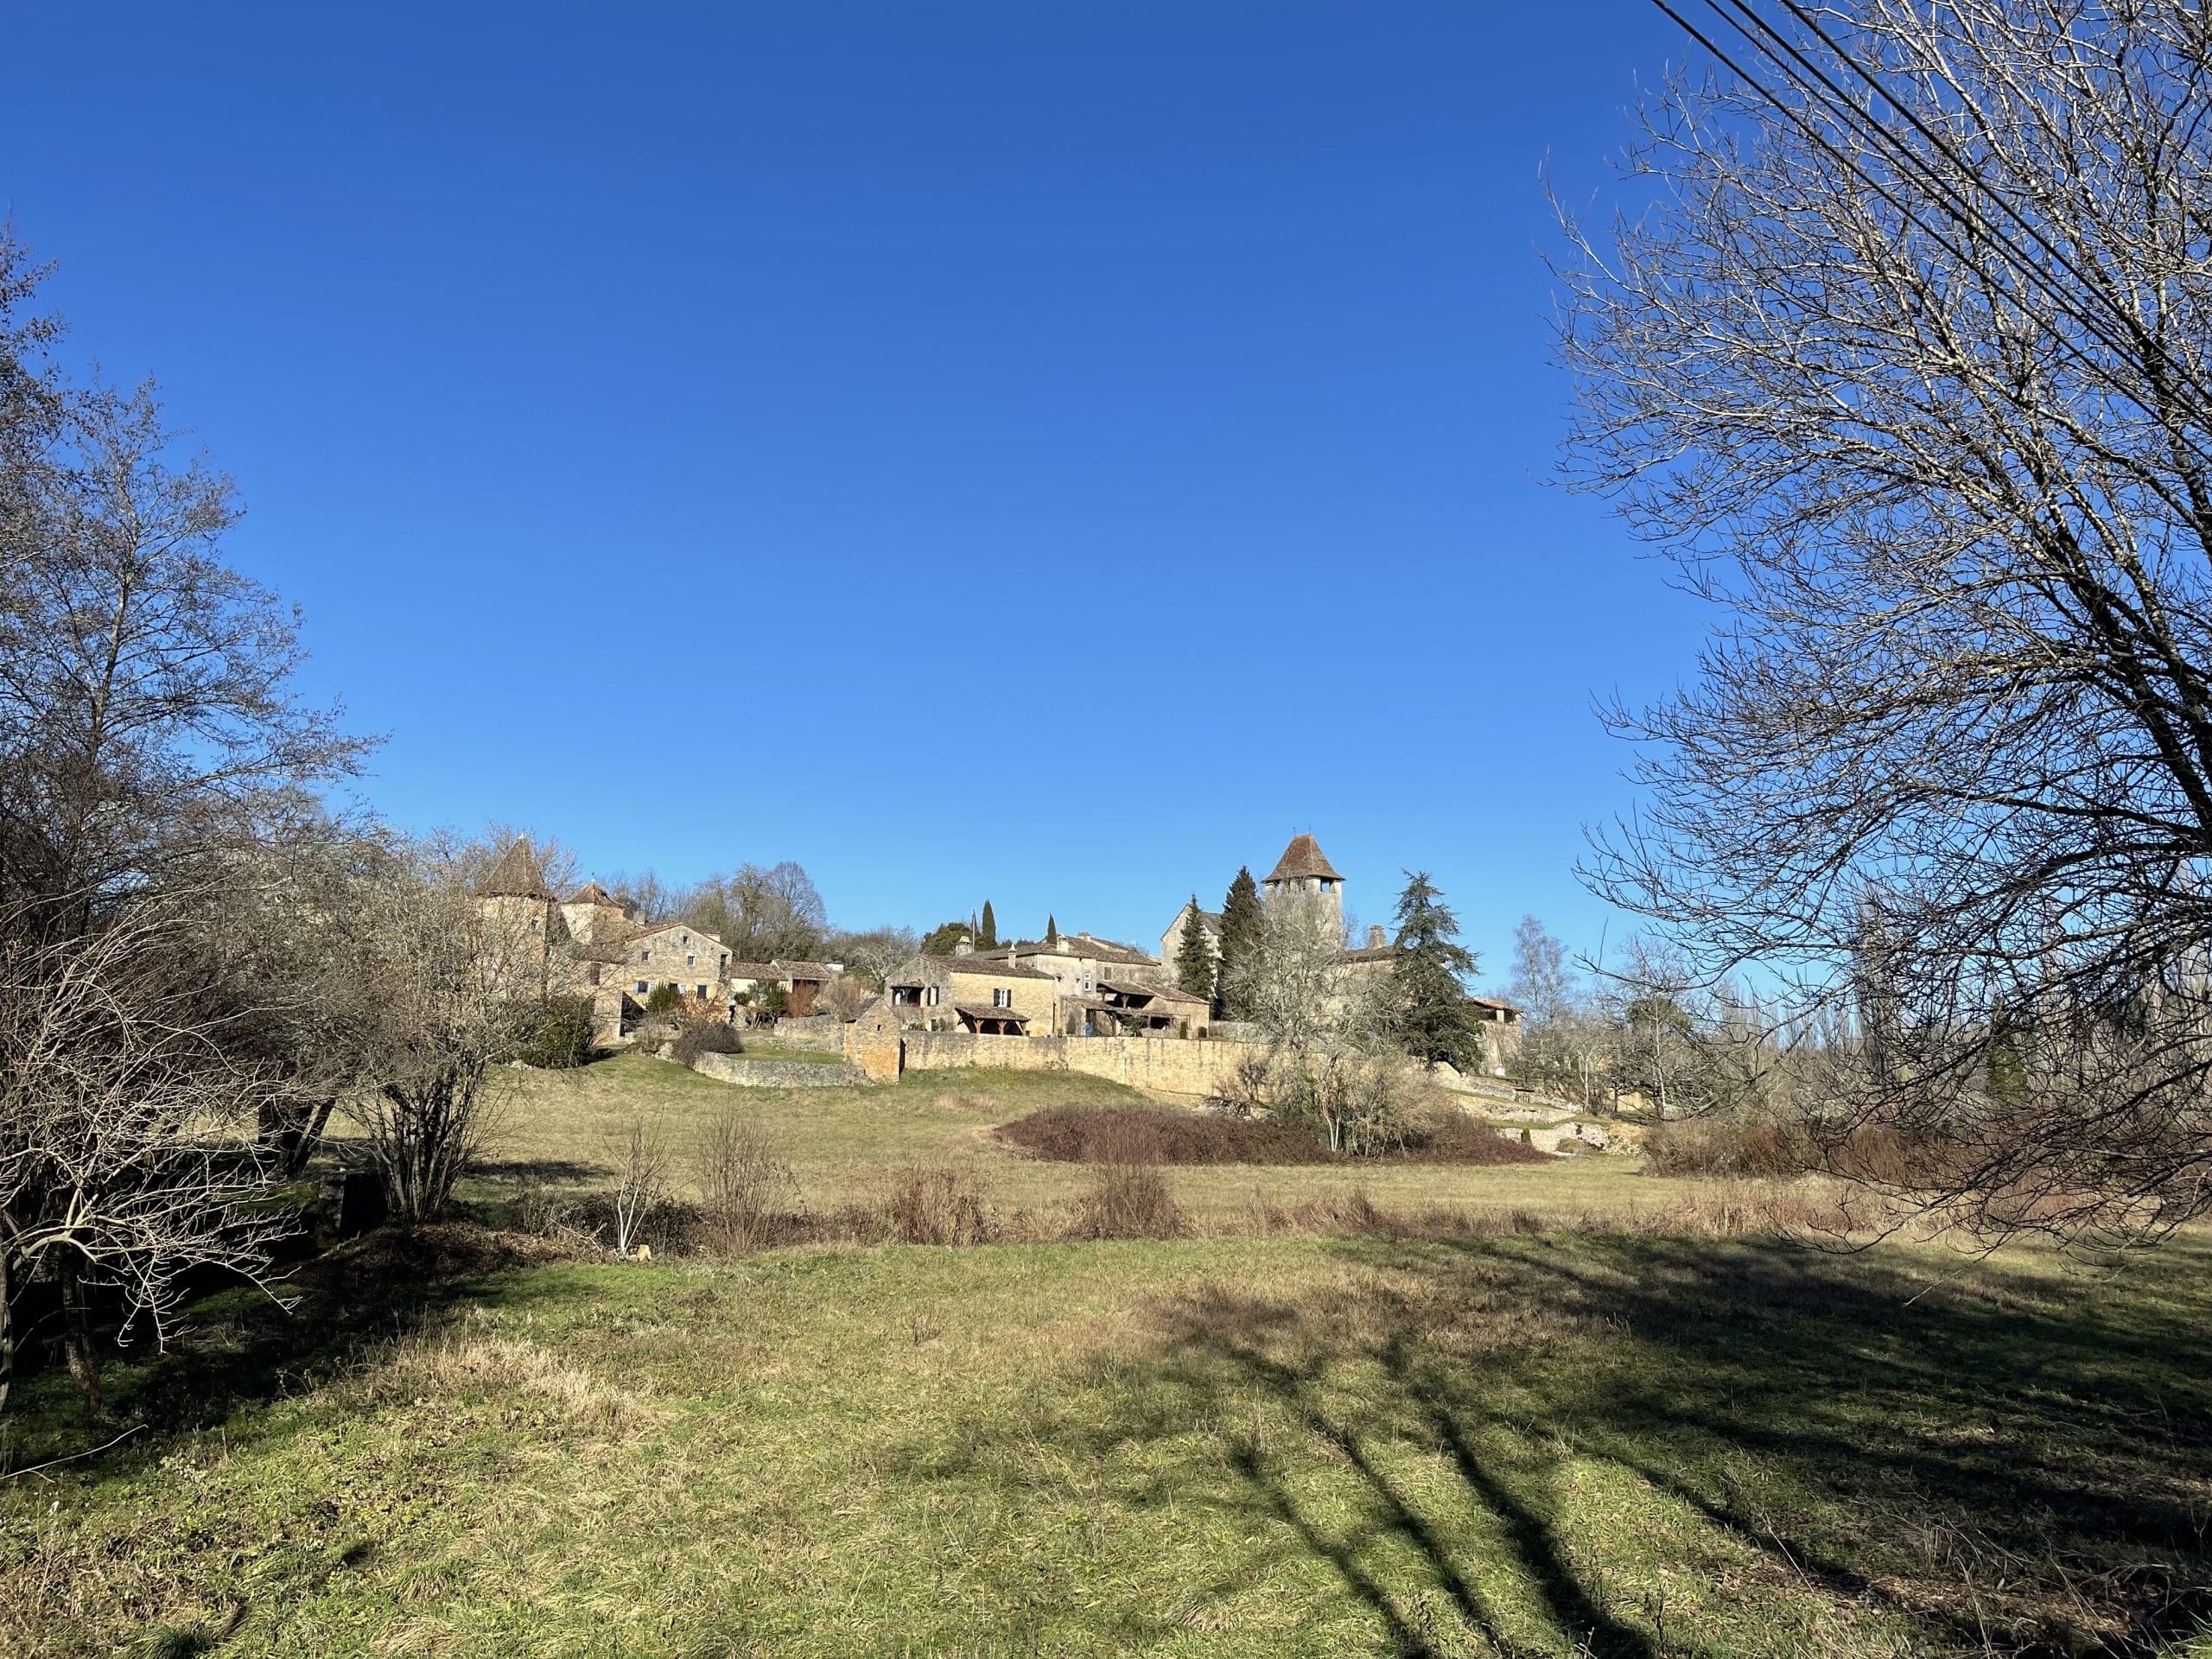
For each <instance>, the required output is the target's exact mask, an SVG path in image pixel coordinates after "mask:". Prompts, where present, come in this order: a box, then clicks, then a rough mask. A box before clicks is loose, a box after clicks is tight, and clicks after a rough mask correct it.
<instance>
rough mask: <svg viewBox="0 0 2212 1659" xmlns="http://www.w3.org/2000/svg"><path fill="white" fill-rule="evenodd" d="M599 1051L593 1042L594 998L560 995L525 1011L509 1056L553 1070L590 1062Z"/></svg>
mask: <svg viewBox="0 0 2212 1659" xmlns="http://www.w3.org/2000/svg"><path fill="white" fill-rule="evenodd" d="M596 1052H598V1051H597V1049H596V1048H595V1047H594V1045H593V1042H592V1024H591V999H590V998H589V997H588V996H556V997H553V998H551V999H550V1000H549V1001H545V1002H543V1003H538V1004H536V1005H534V1006H532V1007H530V1008H529V1009H527V1010H525V1011H524V1014H523V1015H522V1017H521V1019H520V1020H518V1024H517V1029H516V1033H515V1046H514V1052H513V1053H512V1055H511V1056H510V1057H509V1058H513V1059H518V1060H520V1061H521V1062H522V1063H523V1064H524V1065H534V1066H537V1067H540V1068H541V1069H543V1070H545V1071H570V1070H573V1069H574V1068H575V1067H576V1066H579V1065H588V1064H589V1063H590V1060H591V1058H592V1056H593V1055H594V1053H596Z"/></svg>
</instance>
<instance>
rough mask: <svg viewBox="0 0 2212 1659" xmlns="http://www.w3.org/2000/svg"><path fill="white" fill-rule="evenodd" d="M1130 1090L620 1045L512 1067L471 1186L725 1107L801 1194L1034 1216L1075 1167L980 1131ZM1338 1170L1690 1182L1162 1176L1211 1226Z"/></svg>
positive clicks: (1658, 1200) (1580, 1210) (564, 1179)
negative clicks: (829, 1068) (964, 1194)
mask: <svg viewBox="0 0 2212 1659" xmlns="http://www.w3.org/2000/svg"><path fill="white" fill-rule="evenodd" d="M1141 1100H1142V1096H1140V1095H1138V1094H1136V1093H1135V1091H1134V1090H1128V1089H1124V1088H1122V1086H1120V1085H1119V1084H1112V1083H1108V1082H1106V1081H1104V1080H1103V1078H1098V1077H1083V1076H1080V1075H1076V1074H1069V1073H1044V1072H1010V1071H1001V1072H972V1071H920V1072H910V1073H908V1074H907V1075H906V1077H905V1078H903V1079H902V1080H901V1081H900V1082H899V1084H898V1085H897V1086H896V1087H895V1088H879V1089H852V1090H830V1089H790V1090H777V1089H733V1088H731V1087H730V1086H729V1085H728V1084H721V1083H715V1082H714V1081H712V1080H711V1079H709V1078H707V1077H701V1076H700V1075H699V1074H698V1073H696V1072H695V1071H689V1070H687V1069H685V1068H684V1067H682V1066H678V1065H671V1064H669V1063H668V1062H666V1061H664V1060H656V1059H652V1058H648V1057H645V1056H642V1055H635V1054H626V1055H623V1056H620V1057H618V1058H614V1059H611V1060H605V1061H601V1063H599V1064H598V1065H592V1066H588V1067H586V1068H584V1069H583V1070H582V1071H570V1072H555V1071H543V1072H526V1073H523V1074H520V1075H519V1077H518V1078H517V1079H516V1081H515V1084H514V1086H513V1088H512V1092H511V1094H510V1096H508V1098H507V1099H506V1101H505V1103H504V1104H503V1106H502V1108H501V1135H500V1144H499V1165H498V1166H497V1167H496V1168H495V1170H494V1171H493V1174H492V1175H491V1177H490V1178H489V1179H486V1180H484V1181H481V1182H480V1183H478V1184H477V1185H475V1187H474V1189H473V1191H474V1192H475V1193H476V1194H477V1195H478V1196H480V1197H482V1198H497V1196H498V1195H499V1182H500V1180H501V1179H504V1178H506V1177H509V1176H511V1175H512V1173H514V1172H516V1171H518V1170H530V1171H532V1172H534V1173H538V1174H541V1175H543V1177H545V1178H546V1179H548V1180H549V1181H550V1182H551V1183H552V1184H554V1185H556V1186H562V1185H565V1186H572V1187H587V1186H590V1185H594V1184H596V1183H602V1182H604V1181H605V1180H606V1179H607V1176H608V1174H609V1173H611V1167H612V1162H613V1157H614V1154H613V1151H612V1149H611V1147H612V1143H613V1141H615V1140H616V1139H618V1138H619V1137H620V1136H621V1135H625V1134H626V1133H627V1131H628V1129H629V1127H630V1125H631V1124H632V1123H633V1122H646V1123H649V1124H652V1125H654V1126H657V1127H658V1129H659V1131H660V1132H661V1133H662V1134H663V1135H664V1137H665V1138H666V1139H667V1140H668V1141H670V1143H671V1146H672V1147H676V1148H677V1149H679V1153H680V1149H681V1148H683V1147H685V1146H687V1145H689V1144H690V1143H691V1142H693V1141H696V1138H697V1136H698V1135H699V1134H700V1132H701V1131H702V1129H703V1128H704V1127H705V1125H706V1124H707V1123H708V1122H709V1120H710V1119H712V1118H713V1117H714V1116H716V1115H717V1114H720V1113H723V1112H728V1111H731V1110H737V1111H741V1112H743V1113H745V1114H747V1115H748V1116H753V1117H754V1118H756V1119H757V1120H758V1121H759V1122H760V1123H761V1124H762V1125H763V1126H764V1127H765V1128H766V1129H767V1130H768V1132H769V1133H770V1134H771V1135H773V1136H774V1137H775V1139H776V1140H777V1141H779V1142H780V1143H781V1144H782V1146H783V1147H784V1148H785V1151H786V1153H787V1154H788V1155H789V1157H790V1159H791V1164H792V1166H793V1168H794V1170H795V1172H796V1173H797V1175H798V1184H799V1189H800V1192H801V1193H802V1194H803V1196H804V1198H805V1199H806V1200H807V1201H808V1202H809V1203H810V1204H813V1205H817V1206H819V1207H822V1208H825V1209H826V1208H829V1207H833V1206H835V1205H839V1204H845V1203H853V1202H866V1201H868V1200H870V1199H873V1198H878V1197H880V1195H881V1194H882V1192H884V1191H885V1189H886V1188H887V1186H888V1185H890V1183H891V1182H892V1181H893V1179H896V1177H897V1176H898V1175H899V1173H900V1172H901V1171H903V1170H906V1169H909V1168H912V1167H914V1166H931V1167H941V1168H949V1169H954V1170H957V1171H959V1172H960V1173H963V1174H965V1175H969V1176H972V1177H973V1178H975V1179H976V1181H978V1182H979V1183H981V1184H982V1185H983V1186H984V1187H985V1188H986V1189H987V1190H988V1191H989V1192H991V1193H992V1194H993V1195H994V1197H995V1198H997V1199H998V1200H999V1202H1000V1203H1001V1206H1002V1207H1003V1208H1004V1209H1006V1210H1007V1211H1009V1212H1011V1211H1024V1210H1026V1211H1033V1212H1035V1213H1037V1214H1039V1215H1040V1216H1046V1217H1050V1216H1053V1215H1058V1214H1062V1213H1065V1211H1067V1210H1068V1209H1069V1208H1070V1207H1071V1205H1072V1204H1073V1202H1074V1200H1075V1198H1076V1196H1077V1194H1078V1193H1079V1192H1082V1190H1083V1189H1084V1186H1085V1185H1087V1184H1088V1182H1089V1180H1090V1176H1089V1174H1088V1173H1087V1172H1085V1171H1084V1170H1083V1169H1081V1168H1079V1167H1076V1166H1070V1165H1065V1164H1052V1163H1046V1162H1041V1161H1036V1160H1029V1159H1026V1158H1020V1157H1016V1156H1014V1155H1013V1154H1010V1153H1008V1152H1007V1150H1006V1149H1005V1148H1004V1147H1001V1146H1000V1145H999V1143H998V1142H997V1141H995V1139H994V1138H993V1136H992V1135H991V1130H992V1128H994V1127H995V1125H997V1124H1000V1123H1002V1122H1006V1121H1007V1119H1009V1118H1013V1117H1018V1116H1021V1115H1022V1114H1023V1113H1025V1112H1031V1111H1034V1110H1036V1109H1038V1108H1039V1107H1042V1106H1046V1105H1056V1104H1061V1103H1073V1104H1087V1103H1095V1104H1099V1105H1127V1104H1129V1103H1138V1102H1141ZM1354 1179H1357V1184H1358V1185H1361V1186H1362V1187H1363V1188H1364V1189H1365V1190H1366V1192H1368V1194H1369V1195H1370V1198H1372V1199H1373V1200H1374V1201H1375V1202H1376V1204H1378V1205H1383V1206H1385V1207H1387V1208H1405V1209H1413V1208H1420V1207H1425V1206H1429V1205H1452V1206H1457V1207H1460V1208H1465V1209H1467V1210H1470V1211H1510V1210H1522V1211H1529V1213H1531V1214H1535V1215H1540V1216H1542V1217H1547V1218H1549V1219H1554V1220H1560V1221H1566V1220H1570V1219H1574V1218H1577V1217H1581V1216H1584V1215H1586V1214H1595V1215H1607V1216H1614V1215H1619V1214H1622V1213H1624V1212H1625V1211H1642V1212H1648V1213H1655V1214H1656V1213H1658V1212H1660V1211H1665V1210H1667V1209H1669V1207H1671V1206H1674V1205H1679V1204H1681V1203H1682V1202H1683V1201H1685V1200H1686V1199H1687V1198H1690V1197H1692V1196H1694V1193H1695V1191H1696V1188H1695V1185H1694V1184H1693V1183H1688V1182H1676V1181H1661V1180H1656V1179H1650V1178H1648V1177H1644V1176H1641V1175H1639V1174H1638V1173H1637V1169H1636V1166H1635V1165H1634V1164H1633V1163H1632V1162H1630V1161H1629V1160H1621V1159H1612V1158H1591V1159H1586V1160H1583V1161H1581V1162H1580V1163H1577V1162H1573V1161H1570V1160H1561V1161H1560V1162H1559V1163H1556V1164H1550V1165H1545V1166H1534V1167H1509V1168H1501V1169H1488V1168H1467V1169H1459V1170H1447V1169H1438V1168H1435V1167H1431V1166H1410V1165H1399V1166H1388V1165H1386V1166H1378V1167H1376V1168H1374V1169H1371V1170H1365V1171H1362V1172H1360V1173H1358V1174H1357V1176H1356V1177H1351V1176H1347V1175H1346V1174H1345V1173H1344V1171H1343V1170H1341V1169H1338V1168H1334V1167H1331V1166H1300V1167H1271V1168H1268V1169H1265V1170H1253V1169H1249V1168H1242V1169H1240V1168H1236V1167H1228V1168H1199V1169H1178V1170H1174V1171H1172V1172H1170V1173H1169V1175H1168V1181H1169V1185H1171V1186H1172V1187H1173V1189H1174V1192H1175V1196H1176V1198H1177V1200H1178V1201H1179V1203H1180V1204H1181V1205H1183V1207H1184V1208H1185V1210H1186V1211H1189V1212H1190V1214H1191V1215H1192V1217H1195V1218H1197V1219H1198V1220H1199V1221H1200V1222H1202V1223H1214V1224H1224V1225H1226V1224H1233V1223H1234V1222H1235V1221H1236V1220H1237V1218H1238V1217H1241V1216H1243V1214H1244V1212H1245V1211H1248V1210H1249V1208H1250V1206H1251V1205H1252V1204H1253V1201H1254V1198H1255V1195H1258V1196H1261V1197H1262V1198H1265V1199H1266V1200H1267V1201H1268V1202H1273V1203H1278V1204H1297V1203H1302V1202H1305V1201H1306V1200H1309V1199H1313V1198H1324V1197H1327V1196H1332V1195H1335V1194H1338V1193H1342V1192H1344V1191H1345V1189H1346V1188H1347V1187H1348V1186H1349V1185H1351V1184H1352V1182H1353V1180H1354Z"/></svg>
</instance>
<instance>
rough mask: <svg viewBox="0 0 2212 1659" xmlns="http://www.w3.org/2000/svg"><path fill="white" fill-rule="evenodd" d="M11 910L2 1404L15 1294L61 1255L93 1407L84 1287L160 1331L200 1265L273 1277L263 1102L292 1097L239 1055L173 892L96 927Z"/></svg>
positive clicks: (4, 1083)
mask: <svg viewBox="0 0 2212 1659" xmlns="http://www.w3.org/2000/svg"><path fill="white" fill-rule="evenodd" d="M15 919H16V918H14V917H12V916H0V1404H4V1403H5V1401H6V1397H7V1390H8V1383H9V1380H10V1375H11V1372H12V1370H13V1360H14V1354H15V1345H16V1342H15V1329H14V1321H13V1306H14V1302H15V1300H16V1294H17V1293H18V1292H19V1291H20V1289H21V1288H22V1285H23V1284H24V1283H25V1282H26V1281H27V1279H28V1276H29V1274H30V1273H31V1271H32V1270H33V1269H35V1268H38V1267H40V1266H41V1265H42V1264H44V1265H50V1266H51V1267H52V1268H54V1272H55V1274H56V1277H57V1279H58V1281H59V1283H60V1288H61V1293H62V1300H63V1311H64V1317H65V1330H64V1347H65V1349H66V1351H67V1355H68V1359H69V1366H70V1370H71V1372H72V1374H73V1376H74V1377H75V1378H76V1380H77V1383H78V1385H79V1389H81V1390H82V1391H83V1392H84V1394H85V1396H86V1402H87V1404H88V1405H89V1406H90V1407H91V1408H92V1409H94V1410H95V1411H97V1410H98V1409H99V1382H98V1367H97V1363H96V1362H95V1360H94V1357H93V1354H92V1348H91V1345H90V1340H89V1333H88V1331H87V1328H86V1303H85V1299H84V1298H85V1292H86V1289H88V1288H99V1287H111V1288H113V1289H116V1290H118V1291H119V1293H120V1294H121V1297H122V1300H123V1304H124V1313H125V1330H126V1332H127V1331H128V1329H129V1328H130V1323H131V1322H133V1321H135V1320H137V1319H141V1318H143V1319H146V1320H148V1321H149V1322H150V1324H151V1325H152V1327H153V1330H154V1332H155V1336H156V1340H157V1341H158V1340H161V1339H162V1338H165V1336H166V1334H167V1331H168V1318H169V1315H170V1313H171V1312H172V1310H173V1308H174V1307H175V1302H176V1300H177V1297H178V1295H179V1294H180V1291H181V1281H182V1277H183V1275H184V1274H187V1273H188V1272H190V1271H192V1270H194V1269H200V1268H227V1269H229V1270H231V1271H232V1272H235V1273H238V1274H243V1275H244V1276H245V1277H246V1278H248V1279H249V1280H251V1281H254V1282H256V1283H260V1284H266V1283H268V1281H269V1272H270V1255H269V1246H270V1243H271V1242H272V1240H273V1239H274V1238H275V1237H276V1236H277V1235H278V1234H280V1233H281V1232H282V1231H283V1226H284V1224H283V1222H282V1221H281V1220H280V1219H277V1218H276V1217H271V1216H270V1215H269V1214H268V1213H267V1212H266V1211H263V1210H261V1209H260V1208H258V1207H257V1204H256V1200H257V1199H258V1198H261V1197H262V1196H263V1194H264V1190H265V1186H266V1182H267V1178H268V1173H269V1170H268V1166H267V1165H266V1164H265V1163H264V1160H263V1157H262V1155H261V1152H260V1148H259V1147H258V1144H257V1135H256V1128H257V1117H258V1115H259V1113H260V1111H261V1110H262V1109H264V1108H265V1107H266V1106H268V1105H269V1104H270V1103H271V1102H272V1101H275V1100H277V1099H279V1098H281V1097H282V1096H284V1095H285V1094H286V1093H287V1092H288V1084H287V1082H286V1080H285V1079H284V1078H283V1077H280V1076H279V1075H277V1073H276V1072H275V1071H273V1070H271V1069H270V1068H268V1067H265V1066H263V1065H257V1064H255V1063H253V1062H251V1060H242V1059H241V1058H238V1056H237V1054H236V1053H235V1052H233V1050H232V1045H231V1042H230V1040H229V1039H230V1033H229V1031H228V1029H227V1027H228V1026H229V1024H230V1022H231V1020H232V1018H233V1017H234V1015H233V1014H232V1012H231V1011H229V1010H222V1011H216V1012H210V1011H209V1009H208V1008H207V1006H206V1003H205V1001H204V998H203V996H202V995H201V992H202V986H201V985H200V976H199V975H198V974H197V973H196V972H194V965H195V963H196V962H197V961H198V959H199V958H200V955H201V947H200V931H199V929H198V927H197V926H196V925H195V922H194V918H193V917H192V916H191V914H190V913H189V912H188V911H187V910H185V909H184V908H182V907H181V906H180V905H178V904H177V903H176V902H175V901H174V900H167V901H154V900H149V901H144V902H140V903H134V904H132V905H130V906H126V907H124V908H123V909H122V910H120V911H118V912H114V913H111V916H110V917H109V918H107V920H106V921H105V924H104V925H102V926H101V927H100V928H99V930H98V931H95V932H93V933H92V934H91V935H90V936H88V937H86V938H79V939H72V940H67V941H48V942H36V941H34V940H31V939H29V938H26V937H25V931H24V930H22V929H19V928H16V927H12V926H9V925H5V924H6V923H9V922H12V921H14V920H15Z"/></svg>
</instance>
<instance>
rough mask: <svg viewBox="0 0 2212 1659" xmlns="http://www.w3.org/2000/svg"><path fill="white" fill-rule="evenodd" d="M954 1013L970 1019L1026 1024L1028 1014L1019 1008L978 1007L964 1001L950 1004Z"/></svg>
mask: <svg viewBox="0 0 2212 1659" xmlns="http://www.w3.org/2000/svg"><path fill="white" fill-rule="evenodd" d="M952 1011H953V1012H954V1013H955V1014H965V1015H966V1016H967V1017H968V1018H969V1019H970V1020H1007V1021H1008V1022H1009V1023H1011V1024H1014V1025H1017V1026H1019V1025H1027V1023H1028V1022H1029V1016H1028V1015H1027V1014H1024V1013H1022V1012H1021V1010H1020V1009H1019V1008H979V1007H974V1006H973V1005H971V1004H969V1003H966V1002H956V1003H954V1004H953V1005H952Z"/></svg>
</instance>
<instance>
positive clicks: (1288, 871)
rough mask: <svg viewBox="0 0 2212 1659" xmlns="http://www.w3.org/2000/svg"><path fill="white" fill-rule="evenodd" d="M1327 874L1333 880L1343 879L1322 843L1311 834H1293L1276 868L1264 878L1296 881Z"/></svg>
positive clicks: (1277, 861)
mask: <svg viewBox="0 0 2212 1659" xmlns="http://www.w3.org/2000/svg"><path fill="white" fill-rule="evenodd" d="M1308 875H1319V876H1325V877H1326V878H1327V879H1328V880H1332V881H1341V880H1344V877H1342V876H1341V875H1338V874H1337V872H1336V868H1335V867H1334V866H1333V865H1332V864H1331V863H1330V862H1329V858H1328V855H1327V854H1325V853H1324V852H1323V851H1322V850H1321V843H1320V842H1318V841H1316V840H1314V839H1313V836H1292V837H1291V838H1290V845H1289V846H1287V847H1286V848H1284V849H1282V856H1281V858H1279V859H1277V860H1276V861H1275V867H1274V869H1272V870H1270V871H1268V874H1266V875H1265V876H1264V877H1262V880H1268V881H1295V880H1298V879H1299V878H1300V877H1301V876H1308Z"/></svg>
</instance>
